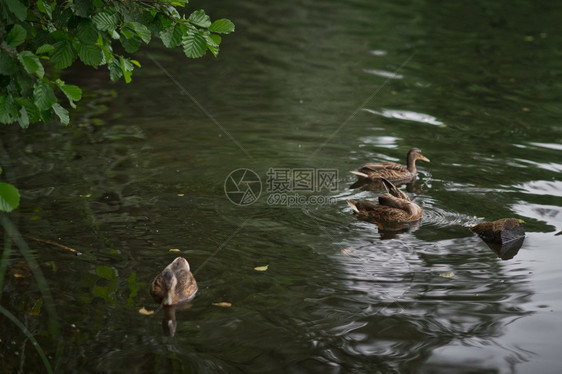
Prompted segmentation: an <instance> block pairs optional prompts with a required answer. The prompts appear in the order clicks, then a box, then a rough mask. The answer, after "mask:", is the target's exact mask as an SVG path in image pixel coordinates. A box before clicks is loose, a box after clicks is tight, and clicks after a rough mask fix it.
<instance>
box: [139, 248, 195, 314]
mask: <svg viewBox="0 0 562 374" xmlns="http://www.w3.org/2000/svg"><path fill="white" fill-rule="evenodd" d="M197 290H198V287H197V282H196V281H195V277H194V276H193V274H192V273H191V270H190V267H189V262H187V260H186V259H185V258H183V257H176V259H175V260H174V261H172V262H171V263H170V264H169V265H168V266H166V267H165V268H164V270H163V271H162V272H161V273H160V274H158V275H157V276H156V277H155V278H154V280H153V281H152V287H151V288H150V295H151V296H152V298H153V299H154V301H155V302H156V303H158V304H162V305H163V306H172V305H177V304H180V303H184V302H187V301H190V300H192V299H193V298H194V297H195V294H196V293H197Z"/></svg>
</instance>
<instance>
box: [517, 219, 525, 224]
mask: <svg viewBox="0 0 562 374" xmlns="http://www.w3.org/2000/svg"><path fill="white" fill-rule="evenodd" d="M517 220H518V221H519V223H525V221H524V220H522V219H521V218H518V219H517Z"/></svg>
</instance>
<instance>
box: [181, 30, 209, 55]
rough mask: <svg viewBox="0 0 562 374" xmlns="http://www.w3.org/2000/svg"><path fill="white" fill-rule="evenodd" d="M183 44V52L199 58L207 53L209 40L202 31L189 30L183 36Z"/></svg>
mask: <svg viewBox="0 0 562 374" xmlns="http://www.w3.org/2000/svg"><path fill="white" fill-rule="evenodd" d="M181 44H182V46H183V52H184V53H185V55H186V56H187V57H190V58H198V57H201V56H203V55H204V54H205V52H206V51H207V42H206V41H205V38H204V37H203V35H201V34H200V33H196V32H189V33H187V34H186V35H184V36H182V38H181Z"/></svg>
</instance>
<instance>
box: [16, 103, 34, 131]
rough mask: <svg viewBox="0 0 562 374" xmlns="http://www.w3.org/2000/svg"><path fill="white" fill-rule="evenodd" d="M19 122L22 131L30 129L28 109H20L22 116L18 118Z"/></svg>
mask: <svg viewBox="0 0 562 374" xmlns="http://www.w3.org/2000/svg"><path fill="white" fill-rule="evenodd" d="M38 117H39V116H38ZM18 122H19V124H20V127H21V128H22V129H27V128H28V127H29V115H28V114H27V109H25V108H24V107H21V108H20V116H19V118H18Z"/></svg>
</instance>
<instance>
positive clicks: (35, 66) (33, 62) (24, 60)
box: [18, 51, 45, 78]
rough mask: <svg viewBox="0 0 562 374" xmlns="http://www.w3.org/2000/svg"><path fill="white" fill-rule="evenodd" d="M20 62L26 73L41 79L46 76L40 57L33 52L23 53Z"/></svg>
mask: <svg viewBox="0 0 562 374" xmlns="http://www.w3.org/2000/svg"><path fill="white" fill-rule="evenodd" d="M18 60H19V61H20V63H21V64H22V65H23V68H24V69H25V71H27V72H28V73H29V74H35V75H37V76H38V77H39V78H43V76H44V75H45V69H43V65H42V64H41V61H39V57H37V56H36V55H34V54H33V52H31V51H22V52H20V54H18Z"/></svg>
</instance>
